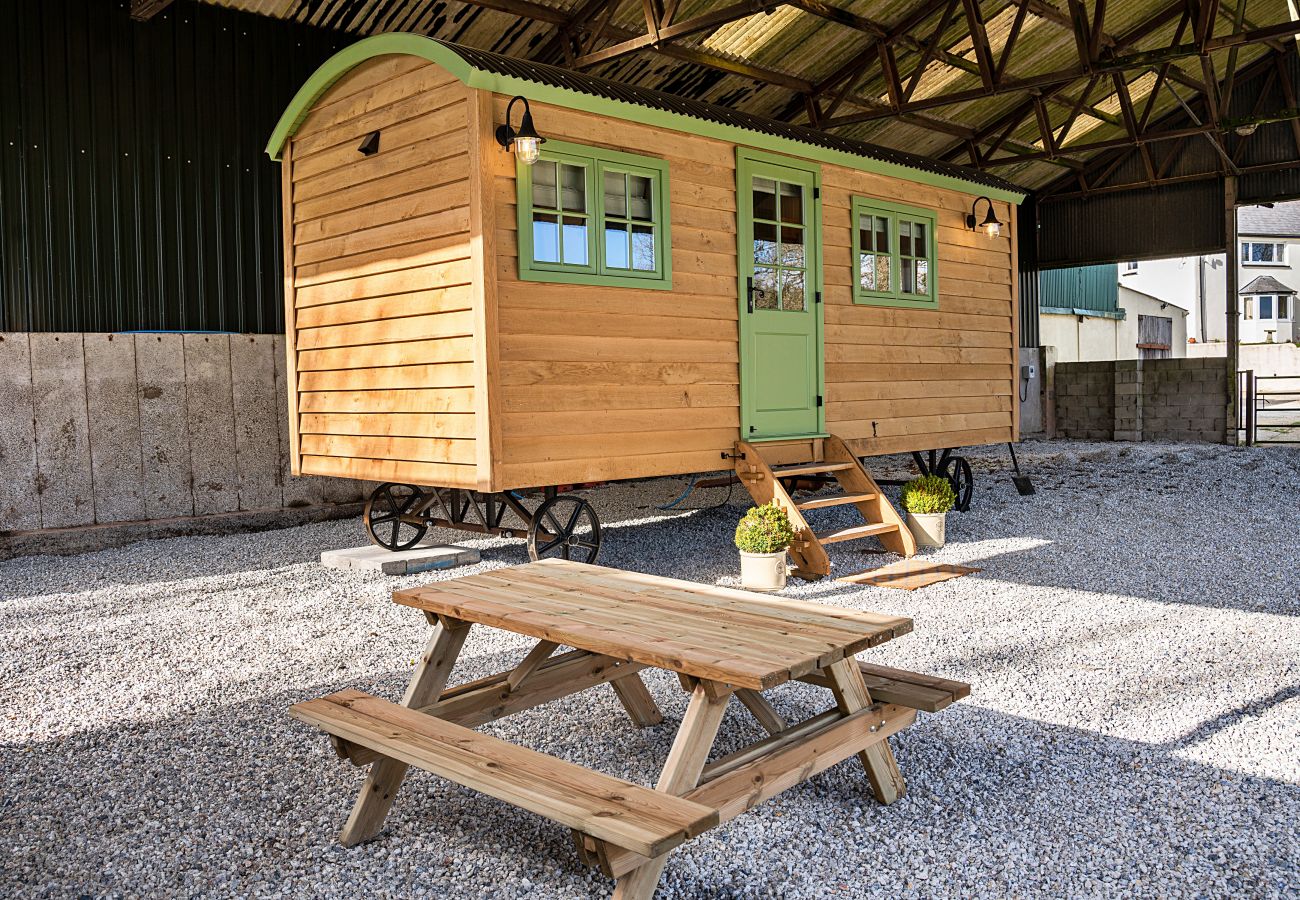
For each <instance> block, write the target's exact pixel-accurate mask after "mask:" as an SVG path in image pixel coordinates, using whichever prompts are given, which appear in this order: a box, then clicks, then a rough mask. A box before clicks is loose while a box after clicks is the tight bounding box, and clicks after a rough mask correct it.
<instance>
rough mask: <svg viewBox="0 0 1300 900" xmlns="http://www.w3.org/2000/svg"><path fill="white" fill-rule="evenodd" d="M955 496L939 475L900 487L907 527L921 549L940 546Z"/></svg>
mask: <svg viewBox="0 0 1300 900" xmlns="http://www.w3.org/2000/svg"><path fill="white" fill-rule="evenodd" d="M956 503H957V494H956V492H955V491H953V489H952V485H951V484H950V483H949V482H948V479H947V478H944V477H943V476H942V475H922V476H921V477H920V478H913V479H912V480H911V481H909V482H908V483H907V484H905V485H903V509H905V510H907V527H908V528H909V529H910V530H911V532H912V535H913V537H915V538H916V542H917V544H919V545H920V546H922V547H942V546H943V544H944V537H945V535H944V532H945V531H946V530H947V528H946V525H947V518H948V512H949V510H951V509H952V508H953V506H954V505H956Z"/></svg>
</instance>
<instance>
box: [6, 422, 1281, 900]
mask: <svg viewBox="0 0 1300 900" xmlns="http://www.w3.org/2000/svg"><path fill="white" fill-rule="evenodd" d="M970 456H971V459H972V464H973V466H974V469H975V474H976V495H975V505H974V508H973V509H972V511H971V512H970V513H967V514H965V515H962V514H953V515H952V516H950V518H949V522H948V531H949V542H950V543H949V545H948V546H947V547H946V548H945V549H943V550H941V551H938V552H936V553H933V554H931V555H930V556H931V557H932V558H933V559H935V560H938V561H944V562H955V563H963V564H969V565H975V566H978V567H980V568H981V569H982V570H983V571H982V572H980V573H979V574H976V575H969V576H966V577H963V578H958V579H954V580H952V581H948V582H944V583H942V584H938V585H934V586H932V587H929V588H925V589H924V590H921V591H917V592H915V593H907V592H903V591H894V590H888V589H884V588H872V587H863V586H859V585H846V584H840V583H836V582H834V581H832V580H825V581H821V582H817V583H812V584H806V583H803V582H798V581H792V582H791V584H790V587H789V588H788V589H787V590H786V592H785V593H786V594H787V595H789V596H800V597H804V598H807V599H815V600H819V601H821V602H825V603H834V604H840V605H844V606H850V607H856V608H863V609H874V610H880V611H884V612H891V613H900V614H906V615H910V616H912V617H913V618H914V619H915V621H916V630H915V632H914V633H913V634H911V635H908V636H906V637H903V638H900V639H898V640H895V641H892V642H890V643H888V644H886V645H884V646H882V647H880V648H878V649H876V650H873V651H870V652H869V653H867V654H864V657H865V658H870V659H872V660H876V661H879V662H882V663H885V664H888V665H896V666H901V667H903V668H909V669H914V670H917V671H923V672H932V673H935V674H940V675H947V676H950V677H954V678H959V679H962V680H966V681H969V682H971V683H972V684H973V686H974V687H973V692H972V695H971V697H970V698H969V699H968V700H965V701H963V702H961V703H958V704H956V705H954V706H953V707H951V708H949V709H947V710H944V711H943V712H941V713H939V714H936V715H927V714H922V715H921V718H920V720H919V721H918V723H917V725H916V726H915V727H913V728H911V729H910V730H908V731H906V732H904V733H903V734H902V735H901V736H899V737H897V738H895V739H894V745H895V749H896V752H897V754H898V757H899V762H900V765H901V766H902V769H903V772H904V774H905V775H906V776H907V779H908V787H909V793H908V795H907V796H906V797H905V798H904V799H903V800H901V801H899V802H898V803H897V804H895V805H893V806H890V807H888V808H882V807H879V806H877V805H876V804H875V803H874V802H873V801H872V800H871V799H870V789H869V786H868V785H867V783H866V779H865V776H864V775H863V773H862V770H861V768H860V767H859V766H857V765H855V764H853V763H845V764H842V765H840V766H837V767H835V768H833V769H831V770H830V771H828V772H826V773H825V774H823V775H821V776H818V777H817V778H815V779H813V780H812V781H811V782H810V783H808V784H806V785H802V786H800V787H798V788H796V789H794V790H791V791H789V792H787V793H786V794H783V795H782V796H780V797H779V798H777V799H776V800H774V801H772V802H770V803H768V804H766V805H764V806H762V807H760V808H758V809H756V810H754V811H752V812H750V813H748V814H746V815H744V816H741V817H740V818H739V819H736V820H735V821H734V822H732V823H730V824H729V825H727V826H724V827H722V828H719V829H715V830H713V831H710V832H708V833H706V834H705V835H703V836H702V837H700V838H699V839H697V840H694V841H691V842H688V843H687V844H686V845H684V846H683V847H682V848H681V849H679V850H677V851H675V852H674V854H673V857H672V860H671V862H670V863H669V865H668V868H667V870H666V872H665V876H664V880H663V883H662V888H661V894H660V896H664V897H676V898H715V897H721V898H750V897H754V898H768V897H772V898H777V897H779V898H783V900H784V898H823V897H853V898H856V897H874V896H880V897H891V898H892V897H896V896H900V895H901V896H907V897H931V896H970V897H1004V896H1007V895H1015V896H1053V897H1056V896H1065V895H1068V896H1112V897H1120V896H1124V897H1128V896H1151V897H1193V896H1195V897H1205V896H1233V897H1238V896H1248V897H1285V896H1296V895H1297V894H1300V833H1298V831H1297V829H1298V828H1300V825H1298V823H1300V556H1298V555H1297V551H1296V547H1297V543H1296V540H1297V532H1300V513H1298V512H1297V507H1296V500H1295V498H1296V496H1297V495H1298V494H1300V452H1297V451H1296V450H1295V449H1294V448H1291V449H1287V448H1273V449H1257V448H1249V449H1245V448H1243V449H1237V448H1226V447H1215V446H1197V445H1126V444H1088V443H1076V442H1055V443H1043V444H1029V445H1025V446H1024V447H1023V449H1022V451H1021V462H1022V466H1023V467H1024V468H1025V471H1026V474H1029V475H1030V476H1031V477H1033V479H1034V481H1035V484H1036V485H1037V487H1038V494H1037V495H1036V496H1034V497H1020V496H1018V495H1017V494H1016V492H1015V490H1014V488H1013V487H1012V484H1011V481H1010V474H1011V473H1010V471H1009V464H1008V460H1007V457H1006V450H1005V448H988V449H986V450H980V451H976V452H974V453H972V454H970ZM872 469H873V471H874V472H876V474H878V475H882V476H884V477H889V476H897V477H902V476H905V475H906V474H908V461H907V460H906V459H904V458H901V457H899V458H892V459H889V460H885V461H878V462H875V463H873V465H872ZM681 485H682V481H681V480H680V479H662V480H655V481H647V482H640V483H634V484H627V485H618V486H612V487H608V488H604V489H600V490H595V491H592V492H590V494H589V496H590V497H591V499H592V500H593V502H594V503H595V504H596V507H597V509H598V510H599V512H600V514H601V517H602V520H603V522H604V524H605V525H606V532H605V545H604V553H605V556H604V557H603V559H602V561H603V562H605V563H608V564H610V565H616V566H622V567H625V568H630V569H636V570H640V571H647V572H655V573H659V574H666V575H673V576H678V577H684V578H689V579H693V580H696V581H702V582H717V583H725V584H735V583H736V582H737V578H736V575H737V559H736V554H735V550H734V548H732V547H731V543H730V540H731V532H732V529H733V528H734V525H735V521H736V519H737V517H738V516H739V515H740V513H741V512H742V510H743V508H744V507H745V506H747V502H746V498H744V496H743V495H742V494H741V493H740V492H739V491H737V492H736V493H734V494H733V495H732V498H731V501H732V502H731V505H729V506H723V507H721V508H716V509H699V510H694V511H680V510H677V511H672V512H661V511H659V510H657V509H656V508H655V507H656V505H657V504H662V503H666V502H668V501H669V500H671V499H672V498H674V497H676V496H677V494H678V493H679V492H680V489H681ZM725 494H726V491H725V489H721V490H718V489H714V490H709V491H701V492H697V493H696V494H694V495H692V496H691V497H689V498H688V499H687V500H686V502H685V503H683V504H682V505H683V506H685V507H692V506H708V505H713V504H716V503H718V502H720V501H722V500H723V499H724V497H725ZM821 515H822V516H823V518H822V521H824V522H825V524H826V526H827V527H835V526H837V525H840V524H848V518H847V516H845V514H844V512H843V511H842V510H839V511H836V510H828V511H826V512H824V513H822V514H821ZM837 516H845V518H844V519H843V521H840V520H838V519H837ZM818 527H820V524H819V526H818ZM434 537H436V539H437V540H439V541H445V542H455V543H457V544H463V545H465V546H469V547H474V548H477V549H479V550H480V551H481V552H482V554H483V559H482V561H481V562H480V563H478V564H477V565H476V566H466V567H462V568H458V569H455V570H452V571H448V572H425V573H421V574H418V575H411V576H404V577H385V576H381V575H379V574H377V573H372V572H363V571H357V570H348V569H344V570H327V569H325V568H323V567H322V566H321V565H320V563H319V561H318V560H319V557H320V554H321V552H322V551H325V550H329V549H334V548H338V547H349V546H355V545H356V544H358V543H360V542H361V540H363V537H362V533H361V528H360V525H359V523H357V522H327V523H319V524H313V525H307V526H304V527H300V528H294V529H288V530H284V531H273V532H265V533H262V534H252V535H230V536H220V537H201V538H179V539H172V540H166V541H155V542H148V543H141V544H136V545H134V546H131V547H125V548H121V549H116V550H109V551H103V552H99V553H92V554H86V555H83V556H78V557H69V558H48V557H46V558H29V559H17V560H11V561H9V562H4V563H0V691H2V692H3V706H2V707H0V742H2V743H3V748H0V749H2V750H3V752H0V778H2V781H0V784H2V785H3V787H2V789H0V851H2V852H0V895H4V896H8V897H64V896H77V895H89V896H133V897H134V896H150V897H163V896H166V897H170V896H178V895H182V896H200V895H201V896H239V897H245V896H266V897H276V896H284V897H341V896H347V897H353V896H380V897H437V898H450V897H458V898H459V897H469V898H478V897H482V898H515V897H520V898H523V897H528V898H534V897H547V898H550V897H559V898H584V897H592V896H604V895H606V894H607V893H608V891H609V889H610V883H609V882H608V881H607V880H606V879H605V878H603V877H602V876H601V875H600V874H599V873H594V872H591V871H589V870H587V869H585V868H584V867H582V866H581V865H580V864H579V863H578V862H577V860H576V858H575V855H574V853H573V852H572V849H571V847H570V843H569V836H568V835H567V834H566V833H564V832H563V830H562V829H560V828H558V827H555V826H553V825H551V824H550V823H548V822H545V821H543V820H542V819H540V818H538V817H535V816H531V815H529V814H527V813H523V812H520V811H517V810H515V809H513V808H511V807H508V806H506V805H504V804H501V803H498V802H496V801H493V800H490V799H488V798H484V797H481V796H478V795H476V794H474V793H473V792H471V791H467V790H464V789H462V788H459V787H457V786H455V785H451V784H448V783H446V782H443V781H439V780H438V779H436V778H433V777H432V776H425V775H422V774H416V775H413V776H412V777H411V778H410V780H409V781H408V782H407V784H406V785H405V786H404V787H403V789H402V794H401V796H400V798H399V800H398V803H397V804H396V806H395V809H394V812H393V814H392V815H391V816H390V818H389V823H388V827H387V829H386V830H385V832H384V834H383V835H382V837H381V838H380V839H379V840H376V841H374V842H372V843H370V844H368V845H365V846H363V847H359V848H355V849H352V850H345V849H343V848H341V847H339V846H338V845H337V843H336V842H335V836H336V834H337V831H338V829H339V827H340V825H341V824H342V822H343V820H344V818H345V816H346V814H347V810H348V808H349V806H350V804H351V802H352V799H353V796H354V794H355V791H356V790H357V788H358V787H359V785H360V783H361V773H360V771H359V770H356V769H354V768H352V767H351V766H349V765H347V764H346V763H344V762H341V761H339V760H337V759H336V758H335V757H334V755H333V753H332V752H331V751H330V749H329V747H328V744H327V743H326V741H325V739H324V738H323V737H322V736H321V735H319V734H317V733H315V732H313V731H312V730H311V729H309V728H307V727H305V726H302V725H300V724H298V723H295V722H293V721H292V720H290V719H289V718H288V717H287V716H286V715H285V712H284V710H285V707H286V706H287V705H288V704H290V703H292V702H295V701H297V700H300V699H304V698H308V697H313V696H319V695H320V694H322V693H326V692H328V691H331V690H337V689H339V688H342V687H349V686H351V687H359V688H362V689H364V690H370V691H374V692H377V693H379V694H382V695H384V696H387V697H390V698H394V699H396V698H397V697H399V696H400V694H401V690H402V687H403V685H404V683H405V681H406V679H407V677H408V675H409V672H410V669H411V666H412V665H413V662H414V660H415V657H416V655H417V654H418V653H419V650H420V647H421V646H422V642H423V639H424V637H425V624H424V620H423V618H422V617H421V616H420V615H419V614H418V613H415V612H413V611H412V610H409V609H404V608H399V607H397V606H395V605H394V604H392V603H391V602H389V600H388V594H389V592H390V591H392V590H393V589H394V588H395V587H402V586H408V585H416V584H421V583H426V582H428V581H430V580H434V579H441V578H447V577H455V576H457V575H462V574H466V573H468V572H472V571H477V570H478V569H479V568H486V567H494V566H504V565H512V564H516V563H520V562H523V561H524V560H525V559H526V556H525V553H524V549H523V545H522V542H520V541H505V540H479V539H475V538H474V537H473V536H472V535H462V534H456V533H451V532H440V533H438V534H436V535H434ZM862 543H863V544H864V545H865V544H866V543H868V542H862ZM831 557H832V560H833V561H834V563H835V565H836V567H837V571H844V572H850V571H856V570H859V569H862V568H867V567H869V566H873V565H876V564H877V563H879V562H881V561H884V560H885V559H887V557H881V556H878V555H873V554H868V553H865V552H864V551H863V550H862V549H860V547H859V546H857V545H855V544H854V543H848V544H837V545H835V546H833V547H832V548H831ZM529 645H530V642H529V641H527V640H526V639H524V638H521V637H517V636H513V635H508V634H504V633H502V632H495V631H489V630H485V629H479V630H476V632H475V633H473V634H472V635H471V637H470V639H469V642H468V644H467V645H466V649H465V652H464V655H463V657H462V663H461V664H460V666H459V667H458V669H457V673H456V675H455V678H456V679H457V680H461V679H468V678H474V677H478V676H482V675H486V674H489V673H491V672H494V671H499V670H501V669H503V668H507V667H508V666H510V665H512V664H513V663H514V662H515V661H517V660H518V658H519V657H520V656H522V654H523V653H524V652H525V651H526V650H527V648H528V646H529ZM647 682H648V684H649V686H650V689H651V691H652V692H653V693H654V695H655V698H656V700H657V701H658V702H659V703H660V705H661V706H662V707H663V709H664V711H665V713H666V715H667V717H668V720H667V721H666V722H665V724H664V725H661V726H657V727H654V728H649V729H644V730H638V729H635V728H632V727H631V725H630V724H629V723H628V722H627V719H626V717H625V716H624V714H623V712H622V710H621V708H620V707H619V706H618V703H617V701H616V700H615V698H614V695H613V692H612V691H611V690H609V689H608V688H598V689H595V690H592V691H589V692H586V693H584V694H580V695H578V696H576V697H571V698H569V699H567V700H565V701H563V702H561V703H558V704H554V705H551V706H548V707H545V708H543V709H542V710H535V711H532V712H529V713H524V714H521V715H519V716H516V717H513V718H510V719H506V720H504V721H502V722H499V723H496V724H495V725H494V726H492V727H491V729H490V730H491V731H492V732H493V733H495V734H497V735H498V736H501V737H504V738H507V739H509V740H515V741H519V742H521V743H524V744H526V745H528V746H531V747H534V748H537V749H540V750H545V751H547V752H550V753H555V754H558V755H560V756H563V757H565V758H567V759H571V760H574V761H576V762H579V763H583V764H587V765H592V766H595V767H598V768H601V769H603V770H605V771H608V772H611V773H613V774H616V775H619V776H622V777H629V778H632V779H634V780H638V781H640V782H642V783H653V781H654V779H655V776H656V774H657V770H658V767H659V766H660V765H661V763H662V760H663V757H664V755H665V754H666V752H667V749H668V745H669V742H670V741H671V738H672V734H673V731H674V729H675V727H676V724H677V721H678V720H679V717H680V716H681V714H682V712H683V710H684V708H685V700H684V696H683V695H682V694H681V692H680V690H679V688H678V687H677V683H676V679H674V678H672V677H671V676H668V675H665V674H663V673H652V674H650V676H649V677H648V678H647ZM773 699H774V702H775V703H776V705H777V707H778V708H779V709H780V710H781V711H782V712H783V713H784V714H785V715H786V716H787V717H788V718H794V717H799V716H803V715H810V714H815V713H817V712H821V711H822V709H824V708H825V707H826V706H827V705H828V703H827V698H826V697H825V696H824V694H823V693H822V692H819V691H817V690H815V689H812V688H808V687H805V686H798V685H795V686H788V687H785V688H782V689H780V690H779V691H777V692H776V693H775V694H774V696H773ZM728 715H729V718H728V720H727V722H726V723H724V734H723V736H722V739H721V742H720V750H722V751H723V752H725V751H726V750H727V749H734V748H735V747H736V746H739V745H740V744H742V743H743V742H746V741H748V740H752V739H754V738H756V737H758V736H759V732H758V729H757V726H756V725H755V724H754V723H753V722H752V721H751V720H750V719H749V718H748V717H747V715H746V714H745V712H744V711H743V709H741V708H740V707H739V705H738V704H733V709H732V710H731V711H730V712H729V714H728Z"/></svg>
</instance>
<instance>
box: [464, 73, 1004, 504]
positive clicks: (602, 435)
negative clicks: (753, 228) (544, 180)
mask: <svg viewBox="0 0 1300 900" xmlns="http://www.w3.org/2000/svg"><path fill="white" fill-rule="evenodd" d="M508 99H509V98H508V97H505V96H496V97H495V98H494V114H495V115H494V121H503V117H504V115H505V104H506V102H507V101H508ZM533 106H534V118H535V119H536V121H537V122H538V127H539V128H541V129H542V130H543V131H544V132H545V133H546V135H547V136H548V137H552V138H555V139H557V140H564V141H572V142H574V143H579V144H589V145H595V146H602V147H610V148H613V149H619V150H634V151H635V152H638V153H643V154H646V155H650V156H655V157H660V158H663V159H666V160H668V162H669V181H670V194H671V195H670V206H671V209H670V222H671V229H672V253H673V259H672V263H673V289H672V290H671V291H653V290H636V289H629V288H605V287H596V286H586V285H571V284H539V283H535V282H521V281H519V279H518V260H517V257H516V253H517V247H518V242H517V235H516V229H517V218H516V206H515V202H516V194H515V169H514V165H515V161H514V158H513V156H512V155H510V154H508V153H503V152H493V153H490V155H489V156H488V158H487V159H488V163H487V164H488V165H490V166H491V173H492V176H493V179H492V180H493V189H492V194H491V196H485V198H484V201H483V202H484V203H485V204H487V205H490V206H495V216H494V218H495V221H496V228H497V235H496V237H497V240H496V243H497V251H498V252H497V254H496V259H497V263H496V269H495V272H494V273H492V274H494V275H495V278H496V300H497V307H498V315H497V318H498V332H497V334H498V354H499V361H498V365H497V367H496V369H495V371H496V372H497V373H498V376H497V380H498V381H499V388H498V389H499V392H500V397H499V404H500V406H499V408H500V410H501V415H500V416H499V417H498V418H499V421H500V423H501V424H500V427H501V438H500V440H501V445H502V448H503V450H504V453H503V454H502V455H501V456H499V457H498V458H497V461H496V471H495V475H496V481H498V482H499V483H503V484H530V485H531V484H547V483H554V482H556V481H562V480H600V479H605V478H626V477H633V476H636V477H641V476H648V475H660V474H676V473H684V472H700V471H710V470H713V469H717V468H719V466H720V458H719V451H720V450H730V448H731V446H732V444H733V442H734V441H735V440H736V439H737V438H738V437H739V436H740V421H739V380H740V379H739V362H738V346H739V333H738V314H739V310H738V305H739V304H738V301H737V260H736V188H735V184H736V172H735V152H736V145H734V144H732V143H730V142H726V141H720V140H715V139H710V138H706V137H700V136H695V135H689V134H684V133H680V132H672V131H666V130H664V129H660V128H651V127H648V126H642V125H638V124H635V123H630V122H623V121H618V122H614V121H611V120H610V119H608V118H605V117H603V116H599V115H594V114H589V113H583V112H577V111H573V110H568V109H563V108H559V107H554V106H549V105H544V104H540V103H535V104H533ZM612 135H617V142H613V141H611V136H612ZM479 139H480V141H485V142H488V143H489V144H490V135H489V134H486V133H485V134H480V135H479ZM492 149H493V150H496V147H495V146H492ZM822 180H823V192H822V196H823V211H822V216H823V272H824V280H825V288H826V290H825V332H824V334H825V372H826V393H827V398H826V402H827V409H826V427H827V430H828V431H830V432H831V433H834V434H838V435H840V436H841V437H843V438H844V439H846V440H847V441H849V442H850V444H851V446H852V447H853V449H854V450H855V451H856V452H858V453H860V454H863V455H872V454H883V453H893V452H899V451H904V450H913V449H929V448H936V447H938V448H942V447H955V446H963V445H975V444H986V443H995V442H1002V441H1008V440H1011V439H1012V436H1013V434H1014V429H1015V423H1014V420H1015V403H1014V399H1013V395H1012V392H1013V390H1014V381H1013V378H1014V365H1015V362H1016V349H1015V345H1016V338H1015V325H1016V323H1015V321H1014V317H1015V314H1016V308H1015V303H1014V292H1013V285H1012V281H1013V277H1014V276H1013V271H1012V260H1011V240H1012V236H1011V234H1010V231H1011V229H1007V230H1006V233H1004V234H1003V235H1002V236H1001V237H999V238H997V239H994V240H990V239H989V238H988V237H986V236H985V235H984V234H982V233H975V232H971V231H969V230H967V229H966V226H965V216H966V214H967V213H968V212H969V211H970V205H971V200H972V199H973V198H972V196H971V195H968V194H963V193H961V192H958V191H953V190H945V189H941V188H935V187H928V186H923V185H918V184H915V183H912V182H908V181H903V180H900V179H896V178H890V177H886V176H882V175H875V174H870V173H866V172H861V171H857V170H853V169H848V168H843V167H839V166H833V165H823V166H822ZM854 195H857V196H864V197H875V198H880V199H887V200H894V201H898V202H902V203H908V204H911V205H915V206H921V207H924V208H928V209H933V210H934V211H935V212H936V214H937V216H938V228H937V239H938V273H939V276H938V277H939V281H938V284H939V293H940V299H939V308H938V310H916V309H902V308H889V307H880V306H867V305H857V304H854V303H853V301H852V292H851V285H852V279H853V278H854V277H855V276H854V272H855V269H854V267H853V259H852V256H853V251H852V249H851V247H852V231H851V222H850V212H849V209H850V200H851V197H852V196H854ZM995 208H996V210H997V213H998V217H999V218H1000V219H1002V220H1003V221H1004V222H1008V221H1011V220H1012V211H1011V209H1010V208H1009V206H1008V204H1006V203H996V204H995Z"/></svg>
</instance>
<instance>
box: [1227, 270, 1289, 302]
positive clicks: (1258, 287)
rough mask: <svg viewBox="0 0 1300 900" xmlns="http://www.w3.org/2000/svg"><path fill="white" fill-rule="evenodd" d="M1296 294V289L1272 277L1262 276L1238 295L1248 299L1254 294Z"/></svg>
mask: <svg viewBox="0 0 1300 900" xmlns="http://www.w3.org/2000/svg"><path fill="white" fill-rule="evenodd" d="M1295 292H1296V291H1295V289H1294V288H1289V287H1287V286H1286V285H1285V284H1283V283H1282V282H1280V281H1278V280H1277V279H1276V278H1274V277H1273V276H1272V275H1261V276H1259V277H1258V278H1256V279H1255V280H1254V281H1252V282H1251V283H1250V284H1248V285H1246V286H1245V287H1244V288H1242V289H1241V290H1240V291H1238V292H1237V293H1239V294H1240V295H1241V296H1243V297H1246V296H1251V295H1254V294H1294V293H1295Z"/></svg>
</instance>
